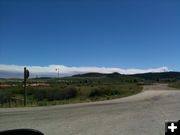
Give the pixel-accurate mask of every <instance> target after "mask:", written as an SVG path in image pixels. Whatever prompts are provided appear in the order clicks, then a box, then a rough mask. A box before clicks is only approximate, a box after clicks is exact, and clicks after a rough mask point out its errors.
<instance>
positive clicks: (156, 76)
mask: <svg viewBox="0 0 180 135" xmlns="http://www.w3.org/2000/svg"><path fill="white" fill-rule="evenodd" d="M73 77H106V78H122V77H133V78H139V79H144V80H168V79H169V80H173V79H176V80H180V72H161V73H143V74H134V75H123V74H119V73H116V72H115V73H112V74H102V73H86V74H79V75H74V76H73Z"/></svg>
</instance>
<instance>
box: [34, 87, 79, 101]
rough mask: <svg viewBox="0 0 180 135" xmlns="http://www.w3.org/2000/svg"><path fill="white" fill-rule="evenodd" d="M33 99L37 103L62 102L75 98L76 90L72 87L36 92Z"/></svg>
mask: <svg viewBox="0 0 180 135" xmlns="http://www.w3.org/2000/svg"><path fill="white" fill-rule="evenodd" d="M33 96H34V98H35V99H36V100H38V101H41V100H48V101H53V100H63V99H70V98H74V97H76V96H77V89H76V88H74V87H68V88H64V89H51V90H47V89H44V90H37V91H36V92H35V93H34V94H33Z"/></svg>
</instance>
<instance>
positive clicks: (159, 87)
mask: <svg viewBox="0 0 180 135" xmlns="http://www.w3.org/2000/svg"><path fill="white" fill-rule="evenodd" d="M143 90H176V89H175V88H171V87H169V86H168V84H160V83H156V84H153V85H144V86H143Z"/></svg>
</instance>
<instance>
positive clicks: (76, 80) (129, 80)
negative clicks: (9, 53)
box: [0, 72, 180, 107]
mask: <svg viewBox="0 0 180 135" xmlns="http://www.w3.org/2000/svg"><path fill="white" fill-rule="evenodd" d="M179 80H180V73H179V72H166V73H147V74H137V75H121V74H118V73H112V74H100V73H87V74H83V75H75V76H72V77H65V78H59V79H58V78H31V79H28V84H27V85H28V87H27V99H28V100H27V106H47V105H58V104H69V103H81V102H90V101H100V100H109V99H114V98H121V97H126V96H130V95H133V94H137V93H139V92H141V91H142V85H145V86H144V89H145V90H147V89H153V90H156V89H164V90H165V89H169V88H168V87H167V84H169V86H171V87H174V88H180V87H179V86H180V85H179ZM154 83H157V84H159V83H161V85H158V86H159V87H160V88H158V86H155V85H153V86H152V85H151V84H154ZM162 83H165V84H162ZM148 85H151V86H152V87H148ZM171 89H172V88H171ZM23 94H24V91H23V80H22V79H0V107H22V106H23Z"/></svg>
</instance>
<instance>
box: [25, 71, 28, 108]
mask: <svg viewBox="0 0 180 135" xmlns="http://www.w3.org/2000/svg"><path fill="white" fill-rule="evenodd" d="M28 77H29V70H27V69H26V67H24V106H26V104H27V91H26V81H27V79H28Z"/></svg>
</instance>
